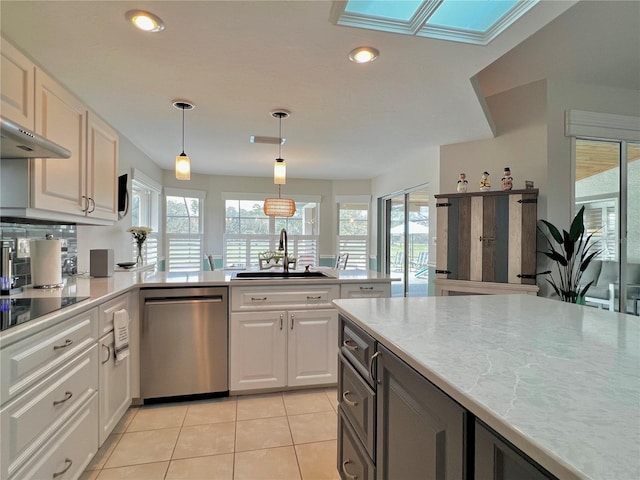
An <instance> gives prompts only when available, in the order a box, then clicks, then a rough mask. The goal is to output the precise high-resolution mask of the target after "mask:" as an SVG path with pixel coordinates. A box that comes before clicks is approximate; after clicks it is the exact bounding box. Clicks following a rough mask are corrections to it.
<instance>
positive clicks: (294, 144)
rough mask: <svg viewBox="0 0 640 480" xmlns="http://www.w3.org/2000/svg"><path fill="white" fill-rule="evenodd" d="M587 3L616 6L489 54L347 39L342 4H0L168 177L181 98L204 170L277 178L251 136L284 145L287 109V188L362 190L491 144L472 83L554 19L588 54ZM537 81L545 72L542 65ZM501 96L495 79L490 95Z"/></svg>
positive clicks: (562, 5)
mask: <svg viewBox="0 0 640 480" xmlns="http://www.w3.org/2000/svg"><path fill="white" fill-rule="evenodd" d="M583 3H587V4H591V3H607V4H609V5H610V4H611V2H590V1H587V2H581V3H579V4H578V5H575V6H574V7H573V8H571V10H569V11H568V12H566V14H565V15H562V14H563V12H565V11H566V10H567V9H569V8H570V7H572V6H573V5H574V4H575V2H574V1H562V2H559V1H542V2H540V3H538V4H537V5H536V6H535V7H533V8H532V9H531V10H530V11H529V12H528V13H527V14H525V15H524V16H523V17H522V18H521V19H520V20H518V21H517V22H516V23H515V24H514V25H512V26H511V27H510V28H509V29H507V30H506V31H505V32H504V33H503V34H502V35H500V36H499V37H498V38H497V39H496V40H494V41H493V42H491V43H490V44H489V45H487V46H477V45H469V44H462V43H455V42H450V41H443V40H434V39H428V38H417V37H408V36H404V35H398V34H392V33H385V32H376V31H369V30H364V29H358V28H352V27H342V26H336V25H334V24H333V23H331V22H330V12H331V8H332V2H329V1H276V2H270V1H250V2H244V1H227V2H223V1H194V2H191V1H155V2H154V1H140V2H131V1H124V2H120V1H79V2H73V1H44V2H38V1H7V0H3V1H2V2H1V3H0V9H1V10H0V17H1V22H2V23H1V25H2V33H3V35H4V36H5V37H7V38H8V39H9V40H11V41H13V42H14V43H15V44H16V45H17V46H19V47H20V48H21V49H23V50H25V51H26V52H27V53H28V54H29V55H30V56H31V57H32V58H33V59H34V60H35V61H36V63H38V64H40V65H41V66H43V67H44V69H45V70H47V71H49V73H51V74H52V75H53V76H54V77H56V78H57V79H58V80H60V81H61V82H62V83H63V84H65V85H66V86H67V87H68V88H69V89H70V90H72V91H73V92H75V93H76V94H77V95H78V96H79V97H80V98H81V99H82V100H83V101H84V102H85V103H87V104H88V105H90V106H91V108H92V109H94V110H95V111H97V112H98V113H99V114H100V115H101V116H102V117H103V118H104V119H105V120H107V121H108V122H109V123H110V124H111V125H113V126H114V127H115V128H116V129H117V130H119V132H120V133H121V134H122V135H124V136H126V137H127V138H128V139H129V140H131V142H133V143H134V144H135V145H136V146H137V147H138V148H139V149H140V150H142V151H143V152H145V153H146V154H147V155H148V156H149V157H150V158H151V159H152V160H153V161H154V162H156V163H157V164H158V165H160V166H161V167H162V168H165V169H172V168H173V163H174V160H175V156H176V155H178V154H179V153H180V151H181V147H182V138H181V135H182V125H181V122H182V112H181V111H180V110H177V109H175V108H174V107H173V106H172V101H173V100H175V99H184V100H187V101H189V102H191V103H194V104H195V105H196V108H195V109H194V110H191V111H187V112H185V119H186V127H185V134H186V138H185V151H186V153H187V154H188V155H189V156H190V157H191V160H192V171H193V172H196V173H206V174H214V175H248V176H259V177H269V176H271V175H272V165H273V160H274V158H275V157H276V154H277V146H276V145H261V144H251V143H250V142H249V138H250V136H251V135H259V136H277V135H278V121H277V120H276V119H274V118H273V117H272V116H271V115H270V113H269V112H270V111H272V110H274V109H278V108H285V109H287V110H290V111H291V116H290V117H289V118H288V119H285V120H283V122H282V134H283V136H284V137H286V138H287V142H286V144H285V145H284V147H283V151H282V153H283V157H284V158H285V159H286V161H287V166H288V177H289V178H315V179H363V178H373V177H375V176H378V175H382V174H384V173H385V172H388V171H389V170H391V169H393V168H397V160H398V159H400V160H413V161H420V160H421V159H424V158H425V157H426V155H428V154H429V153H430V152H433V151H434V149H435V148H437V147H438V146H440V145H445V144H450V143H458V142H463V141H468V140H473V139H478V138H486V137H489V136H491V128H490V125H489V122H488V121H487V118H486V117H485V115H484V113H483V110H482V107H481V105H480V102H479V101H478V98H477V96H476V93H475V90H474V88H473V87H472V83H471V79H472V77H474V76H475V75H476V74H478V72H480V71H482V70H484V72H483V73H486V71H487V67H489V66H491V65H492V64H494V62H496V61H497V60H499V59H500V58H501V57H502V56H503V55H505V54H506V53H507V52H509V51H510V50H512V49H514V47H516V46H517V45H519V44H521V43H522V42H523V41H524V40H525V39H527V38H528V37H531V36H532V35H533V34H534V33H535V32H537V31H539V30H540V29H542V28H543V27H545V25H548V24H549V23H550V22H552V20H554V19H555V18H556V17H559V18H558V21H564V22H565V25H563V26H562V31H563V32H564V37H567V38H570V39H571V41H572V42H575V38H574V37H573V35H577V36H580V35H584V34H585V32H584V29H583V28H581V26H580V25H579V24H576V25H573V24H572V23H571V20H570V19H571V16H572V15H573V11H574V10H576V9H578V8H582V4H583ZM627 3H635V2H627ZM130 9H144V10H148V11H151V12H153V13H155V14H156V15H158V16H159V17H161V18H162V20H163V21H164V23H165V25H166V28H165V30H164V31H162V32H160V33H157V34H149V33H144V32H141V31H138V30H134V29H133V28H132V26H131V25H130V24H129V23H127V21H126V20H125V12H127V11H128V10H130ZM565 18H567V20H564V19H565ZM621 21H625V20H624V18H621ZM555 23H556V22H552V23H551V24H550V25H549V26H548V27H547V29H549V28H552V26H553V25H554V24H555ZM574 23H575V22H574ZM567 25H568V26H567ZM600 25H601V26H600V31H602V30H606V29H607V28H609V27H608V25H607V24H604V26H602V25H603V24H600ZM567 28H571V29H573V30H575V31H567V30H566V29H567ZM611 28H613V26H612V27H611ZM623 30H624V29H623ZM587 33H588V32H587ZM633 38H635V37H633ZM633 38H632V39H633ZM577 43H579V42H577ZM362 45H370V46H374V47H376V48H377V49H378V50H380V57H379V58H378V59H377V60H376V61H375V62H373V63H371V64H367V65H356V64H354V63H351V62H350V61H349V60H348V53H349V51H350V50H352V49H353V48H355V47H358V46H362ZM572 46H574V45H573V43H572V45H570V46H569V47H567V48H570V47H572ZM632 52H633V50H632ZM635 53H637V49H636V50H635ZM622 57H623V58H622V59H621V60H620V61H627V60H625V59H627V57H628V56H625V55H623V56H622ZM598 61H600V59H598ZM615 61H616V60H613V59H607V60H606V62H605V63H606V65H607V67H613V66H614V63H615ZM496 63H499V62H496ZM587 63H588V64H589V65H590V67H589V68H592V69H593V68H595V67H594V66H593V63H594V62H592V61H591V62H589V61H587ZM560 64H561V63H560ZM528 68H531V69H533V75H534V76H535V75H537V74H540V73H539V70H540V62H539V61H538V62H536V63H534V64H531V65H530V66H529V67H527V68H526V67H523V68H522V70H525V71H526V70H528ZM632 68H634V65H632ZM547 73H548V72H547ZM545 74H546V73H545ZM528 78H529V77H527V75H525V74H524V73H523V74H522V78H518V79H517V80H518V81H521V82H524V83H527V82H526V80H527V79H528ZM515 80H516V79H514V81H515ZM533 80H535V78H531V79H530V80H529V81H533ZM635 81H636V80H635V79H634V80H632V81H631V82H635ZM504 87H505V82H504V79H500V78H497V79H496V78H492V77H491V75H485V80H484V82H483V85H482V88H483V90H484V91H485V93H486V92H488V91H490V92H493V91H496V90H499V89H500V88H504Z"/></svg>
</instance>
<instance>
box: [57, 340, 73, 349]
mask: <svg viewBox="0 0 640 480" xmlns="http://www.w3.org/2000/svg"><path fill="white" fill-rule="evenodd" d="M72 343H73V340H70V339H68V338H67V339H66V340H65V341H64V345H54V346H53V349H54V350H60V349H61V348H67V347H68V346H69V345H71V344H72Z"/></svg>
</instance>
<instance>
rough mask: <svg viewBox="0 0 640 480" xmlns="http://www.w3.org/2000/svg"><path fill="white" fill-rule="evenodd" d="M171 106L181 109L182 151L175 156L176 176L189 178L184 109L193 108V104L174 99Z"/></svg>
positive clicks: (180, 178) (189, 166)
mask: <svg viewBox="0 0 640 480" xmlns="http://www.w3.org/2000/svg"><path fill="white" fill-rule="evenodd" d="M173 106H174V107H176V108H179V109H181V110H182V153H181V154H180V155H178V156H177V157H176V178H177V179H178V180H191V159H190V158H189V156H188V155H187V154H186V153H184V111H185V110H193V109H194V108H195V105H194V104H192V103H189V102H186V101H184V100H174V102H173Z"/></svg>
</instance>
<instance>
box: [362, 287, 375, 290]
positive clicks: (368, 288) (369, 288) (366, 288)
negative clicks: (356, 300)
mask: <svg viewBox="0 0 640 480" xmlns="http://www.w3.org/2000/svg"><path fill="white" fill-rule="evenodd" d="M360 290H373V287H360Z"/></svg>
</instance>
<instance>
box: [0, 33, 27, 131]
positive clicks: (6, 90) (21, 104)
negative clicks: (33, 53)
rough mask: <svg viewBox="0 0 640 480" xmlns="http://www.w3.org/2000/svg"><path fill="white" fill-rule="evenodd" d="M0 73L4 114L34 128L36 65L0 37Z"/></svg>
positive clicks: (0, 95) (0, 93) (0, 96)
mask: <svg viewBox="0 0 640 480" xmlns="http://www.w3.org/2000/svg"><path fill="white" fill-rule="evenodd" d="M0 73H1V74H2V81H1V82H0V84H1V85H2V92H0V98H1V99H2V105H1V111H2V115H3V116H4V117H6V118H8V119H9V120H13V121H14V122H16V123H18V124H20V125H22V126H23V127H25V128H28V129H31V130H33V129H34V128H35V120H34V107H33V96H34V75H35V65H34V64H33V63H32V62H31V61H30V60H29V59H28V58H27V57H25V56H24V55H23V54H22V53H21V52H20V51H19V50H18V49H16V48H15V47H14V46H13V45H11V44H10V43H9V42H7V41H6V40H5V39H0Z"/></svg>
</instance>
